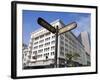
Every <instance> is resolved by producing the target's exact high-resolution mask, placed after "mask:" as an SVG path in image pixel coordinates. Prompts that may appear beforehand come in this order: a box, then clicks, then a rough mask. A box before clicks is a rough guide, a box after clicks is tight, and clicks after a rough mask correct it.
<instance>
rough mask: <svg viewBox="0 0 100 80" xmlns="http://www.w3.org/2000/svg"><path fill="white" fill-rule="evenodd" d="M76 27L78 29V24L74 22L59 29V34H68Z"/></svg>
mask: <svg viewBox="0 0 100 80" xmlns="http://www.w3.org/2000/svg"><path fill="white" fill-rule="evenodd" d="M76 27H77V23H76V22H72V23H70V24H68V25H66V26H65V27H63V28H61V29H59V31H58V34H59V35H60V34H62V33H65V32H68V31H70V30H72V29H74V28H76Z"/></svg>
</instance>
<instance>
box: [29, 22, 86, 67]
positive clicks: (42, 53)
mask: <svg viewBox="0 0 100 80" xmlns="http://www.w3.org/2000/svg"><path fill="white" fill-rule="evenodd" d="M51 25H52V26H54V27H56V26H58V27H59V28H61V27H64V26H65V25H64V23H63V22H62V21H61V20H56V21H54V22H52V23H51ZM57 49H58V53H57V65H58V66H59V67H63V66H65V64H66V57H65V55H66V54H67V53H73V54H74V53H77V54H79V55H80V57H78V58H77V59H73V61H74V62H76V63H78V64H80V65H87V56H86V52H85V50H84V46H83V45H82V44H81V42H80V41H79V40H78V39H77V37H76V36H75V35H74V34H73V33H72V32H66V33H64V34H61V35H59V36H58V48H57ZM28 51H29V56H30V57H29V58H28V60H29V64H27V65H28V66H34V67H35V66H41V67H44V66H47V67H52V66H53V65H54V62H55V61H54V58H55V34H53V33H51V32H49V31H48V30H46V29H44V28H40V29H38V30H36V31H34V32H32V33H31V39H30V43H29V46H28Z"/></svg>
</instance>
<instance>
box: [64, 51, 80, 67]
mask: <svg viewBox="0 0 100 80" xmlns="http://www.w3.org/2000/svg"><path fill="white" fill-rule="evenodd" d="M78 57H80V55H79V54H78V53H75V52H74V53H66V54H65V58H66V60H67V62H68V63H67V65H68V66H74V63H73V59H75V60H76V59H77V58H78Z"/></svg>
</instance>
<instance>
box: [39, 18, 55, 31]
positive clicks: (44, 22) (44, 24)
mask: <svg viewBox="0 0 100 80" xmlns="http://www.w3.org/2000/svg"><path fill="white" fill-rule="evenodd" d="M38 24H40V25H41V26H42V27H44V28H46V29H47V30H49V31H50V32H52V33H56V29H55V28H54V27H53V26H52V25H51V24H49V23H48V22H47V21H45V20H44V19H42V18H40V17H39V18H38Z"/></svg>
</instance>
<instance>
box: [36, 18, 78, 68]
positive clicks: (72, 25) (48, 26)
mask: <svg viewBox="0 0 100 80" xmlns="http://www.w3.org/2000/svg"><path fill="white" fill-rule="evenodd" d="M37 22H38V24H39V25H41V26H42V27H44V28H46V29H47V30H49V31H50V32H52V33H53V34H55V36H56V39H55V41H56V43H55V67H56V68H57V51H58V50H57V48H58V36H59V35H60V34H63V33H65V32H68V31H70V30H72V29H74V28H76V27H77V23H76V22H72V23H70V24H68V25H66V26H65V27H63V28H61V29H58V26H56V28H54V27H53V26H52V25H51V24H49V23H48V22H47V21H45V20H44V19H43V18H41V17H39V18H38V20H37Z"/></svg>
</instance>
